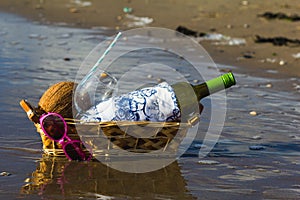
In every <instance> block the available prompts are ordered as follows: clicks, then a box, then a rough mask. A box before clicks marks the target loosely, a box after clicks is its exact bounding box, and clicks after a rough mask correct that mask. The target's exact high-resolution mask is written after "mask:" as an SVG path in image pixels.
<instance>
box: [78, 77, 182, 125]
mask: <svg viewBox="0 0 300 200" xmlns="http://www.w3.org/2000/svg"><path fill="white" fill-rule="evenodd" d="M179 119H180V110H179V107H178V104H177V100H176V96H175V92H174V90H173V88H172V87H171V86H170V85H169V84H168V83H166V82H162V83H160V84H158V85H156V86H154V87H147V88H143V89H139V90H136V91H133V92H130V93H128V94H124V95H121V96H117V97H113V98H111V99H108V100H106V101H104V102H101V103H99V104H98V105H96V106H94V107H92V108H90V109H89V110H88V111H87V112H86V113H85V114H84V115H83V116H82V117H81V120H83V121H88V122H91V121H96V122H99V121H102V122H103V121H154V122H164V121H176V120H179Z"/></svg>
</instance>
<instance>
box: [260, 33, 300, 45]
mask: <svg viewBox="0 0 300 200" xmlns="http://www.w3.org/2000/svg"><path fill="white" fill-rule="evenodd" d="M255 42H256V43H272V44H273V45H275V46H289V45H295V46H299V45H300V40H299V39H290V38H286V37H261V36H259V35H256V38H255Z"/></svg>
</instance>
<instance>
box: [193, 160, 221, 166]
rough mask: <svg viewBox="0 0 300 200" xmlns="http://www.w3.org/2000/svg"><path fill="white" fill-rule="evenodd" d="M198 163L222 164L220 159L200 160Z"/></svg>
mask: <svg viewBox="0 0 300 200" xmlns="http://www.w3.org/2000/svg"><path fill="white" fill-rule="evenodd" d="M198 163H199V164H200V165H217V164H220V162H219V161H215V160H199V161H198Z"/></svg>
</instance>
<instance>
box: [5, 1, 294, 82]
mask: <svg viewBox="0 0 300 200" xmlns="http://www.w3.org/2000/svg"><path fill="white" fill-rule="evenodd" d="M124 8H127V11H129V12H128V13H125V12H124ZM299 9H300V3H299V1H294V0H285V1H282V0H273V1H258V0H257V1H242V0H232V1H230V2H227V1H223V0H215V1H207V0H190V1H181V0H165V1H154V0H144V1H140V0H127V1H125V0H124V1H119V0H111V1H80V0H77V1H75V0H74V1H72V0H60V1H58V0H51V1H49V0H39V1H38V0H19V1H11V0H2V1H1V2H0V10H2V11H5V12H12V13H15V14H19V15H22V16H25V17H27V18H29V19H32V20H34V21H38V22H40V23H43V24H60V25H64V26H76V27H80V28H97V27H110V28H112V29H116V30H126V29H128V28H134V27H128V23H129V22H128V21H130V20H129V19H128V17H126V14H131V15H134V16H136V17H148V18H150V19H153V22H151V23H149V24H148V25H147V26H155V27H165V28H170V29H173V30H175V29H176V28H177V27H178V26H184V27H187V28H189V29H191V30H195V31H198V32H204V33H212V32H213V33H221V34H223V35H224V36H230V37H233V38H244V39H245V40H246V44H243V45H236V46H230V45H214V44H213V43H214V41H203V42H201V44H202V45H203V46H204V47H205V49H206V50H207V51H208V53H209V54H210V55H211V56H212V58H213V60H214V61H215V62H217V63H221V64H227V65H231V66H238V67H239V68H238V69H239V70H242V71H243V73H247V74H249V75H256V76H257V75H259V76H267V77H285V76H288V77H299V76H300V70H299V54H298V53H300V46H299V44H298V45H293V44H288V45H287V46H285V45H282V46H275V45H273V44H271V43H255V38H256V35H259V36H261V37H265V38H274V37H284V38H287V39H291V40H299V34H297V33H298V32H299V30H300V22H299V21H291V20H281V19H273V20H268V19H265V18H262V17H259V15H261V14H263V13H265V12H274V13H278V12H281V13H285V14H286V15H294V14H297V13H298V11H299ZM297 55H298V56H297ZM270 72H271V73H270ZM274 72H275V73H274Z"/></svg>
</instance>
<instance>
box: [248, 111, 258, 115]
mask: <svg viewBox="0 0 300 200" xmlns="http://www.w3.org/2000/svg"><path fill="white" fill-rule="evenodd" d="M249 114H250V115H252V116H256V115H257V112H256V111H251V112H250V113H249Z"/></svg>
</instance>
